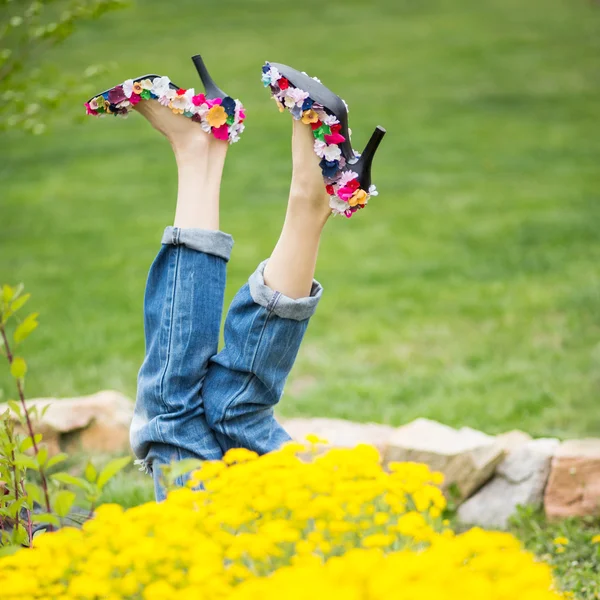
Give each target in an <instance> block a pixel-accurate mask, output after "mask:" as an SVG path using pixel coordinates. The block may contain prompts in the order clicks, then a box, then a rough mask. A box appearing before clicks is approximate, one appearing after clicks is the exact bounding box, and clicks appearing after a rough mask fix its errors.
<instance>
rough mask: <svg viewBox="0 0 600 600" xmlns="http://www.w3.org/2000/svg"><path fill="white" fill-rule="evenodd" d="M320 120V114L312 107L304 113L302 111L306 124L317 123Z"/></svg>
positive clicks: (303, 120)
mask: <svg viewBox="0 0 600 600" xmlns="http://www.w3.org/2000/svg"><path fill="white" fill-rule="evenodd" d="M318 120H319V115H318V114H317V113H316V112H315V111H314V110H313V109H312V108H311V109H310V110H305V111H304V113H302V122H303V123H304V124H305V125H310V124H311V123H316V122H317V121H318Z"/></svg>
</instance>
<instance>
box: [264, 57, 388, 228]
mask: <svg viewBox="0 0 600 600" xmlns="http://www.w3.org/2000/svg"><path fill="white" fill-rule="evenodd" d="M262 70H263V75H262V81H263V84H264V85H265V87H270V88H271V94H272V96H273V98H274V99H275V101H276V102H277V105H278V106H279V110H280V111H281V112H283V111H284V110H285V109H286V108H287V109H288V110H289V112H290V113H291V114H292V117H294V119H296V120H302V122H303V123H306V124H309V125H310V126H311V127H312V131H313V136H314V138H315V153H316V155H317V156H318V157H319V158H320V159H321V162H320V167H321V170H322V172H323V179H324V181H325V188H326V190H327V193H328V194H329V206H330V207H331V210H332V212H333V214H339V215H345V216H346V217H351V216H352V215H353V214H354V213H355V212H356V211H357V210H360V209H361V208H364V207H365V206H366V205H367V203H368V202H369V198H370V197H371V196H376V195H377V189H376V188H375V186H374V185H372V184H371V165H372V162H373V157H374V156H375V152H376V150H377V147H378V146H379V144H380V142H381V140H382V138H383V136H384V135H385V133H386V132H385V129H384V128H383V127H379V126H378V127H376V128H375V131H374V132H373V135H372V136H371V139H370V140H369V142H368V144H367V146H366V148H365V150H364V152H363V153H362V154H359V153H358V152H355V151H354V149H353V148H352V143H351V141H350V130H349V129H348V106H347V105H346V103H345V102H344V101H343V100H342V99H341V98H340V97H339V96H336V95H335V94H334V93H333V92H332V91H331V90H329V89H327V88H326V87H325V86H324V85H323V84H322V83H321V82H320V81H319V80H318V79H316V78H313V77H309V76H308V75H307V74H306V73H300V71H296V69H292V68H291V67H288V66H286V65H281V64H278V63H266V64H265V65H264V66H263V69H262Z"/></svg>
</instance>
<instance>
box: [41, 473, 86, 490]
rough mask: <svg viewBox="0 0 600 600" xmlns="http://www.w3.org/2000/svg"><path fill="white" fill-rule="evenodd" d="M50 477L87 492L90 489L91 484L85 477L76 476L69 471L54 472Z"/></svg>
mask: <svg viewBox="0 0 600 600" xmlns="http://www.w3.org/2000/svg"><path fill="white" fill-rule="evenodd" d="M50 479H53V480H54V481H58V482H59V483H64V484H66V485H74V486H75V487H78V488H81V489H82V490H85V491H86V492H87V491H88V490H89V489H90V484H89V483H88V482H87V481H85V479H81V478H80V477H74V476H73V475H69V473H54V474H53V475H50Z"/></svg>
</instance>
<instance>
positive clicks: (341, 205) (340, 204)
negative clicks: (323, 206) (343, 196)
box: [329, 196, 348, 215]
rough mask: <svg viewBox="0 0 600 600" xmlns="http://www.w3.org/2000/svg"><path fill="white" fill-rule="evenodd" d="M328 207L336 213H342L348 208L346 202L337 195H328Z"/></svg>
mask: <svg viewBox="0 0 600 600" xmlns="http://www.w3.org/2000/svg"><path fill="white" fill-rule="evenodd" d="M329 208H331V210H332V211H333V212H334V214H336V215H343V214H344V213H345V211H346V210H348V203H347V202H344V201H343V200H340V199H339V198H338V197H337V196H329Z"/></svg>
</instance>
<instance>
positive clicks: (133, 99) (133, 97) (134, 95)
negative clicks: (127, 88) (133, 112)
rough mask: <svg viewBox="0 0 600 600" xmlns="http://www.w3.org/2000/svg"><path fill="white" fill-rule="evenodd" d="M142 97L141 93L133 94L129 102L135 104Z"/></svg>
mask: <svg viewBox="0 0 600 600" xmlns="http://www.w3.org/2000/svg"><path fill="white" fill-rule="evenodd" d="M141 99H142V97H141V96H140V95H139V94H131V97H130V98H129V102H131V104H132V105H133V106H135V105H136V104H137V103H138V102H139V101H140V100H141Z"/></svg>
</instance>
